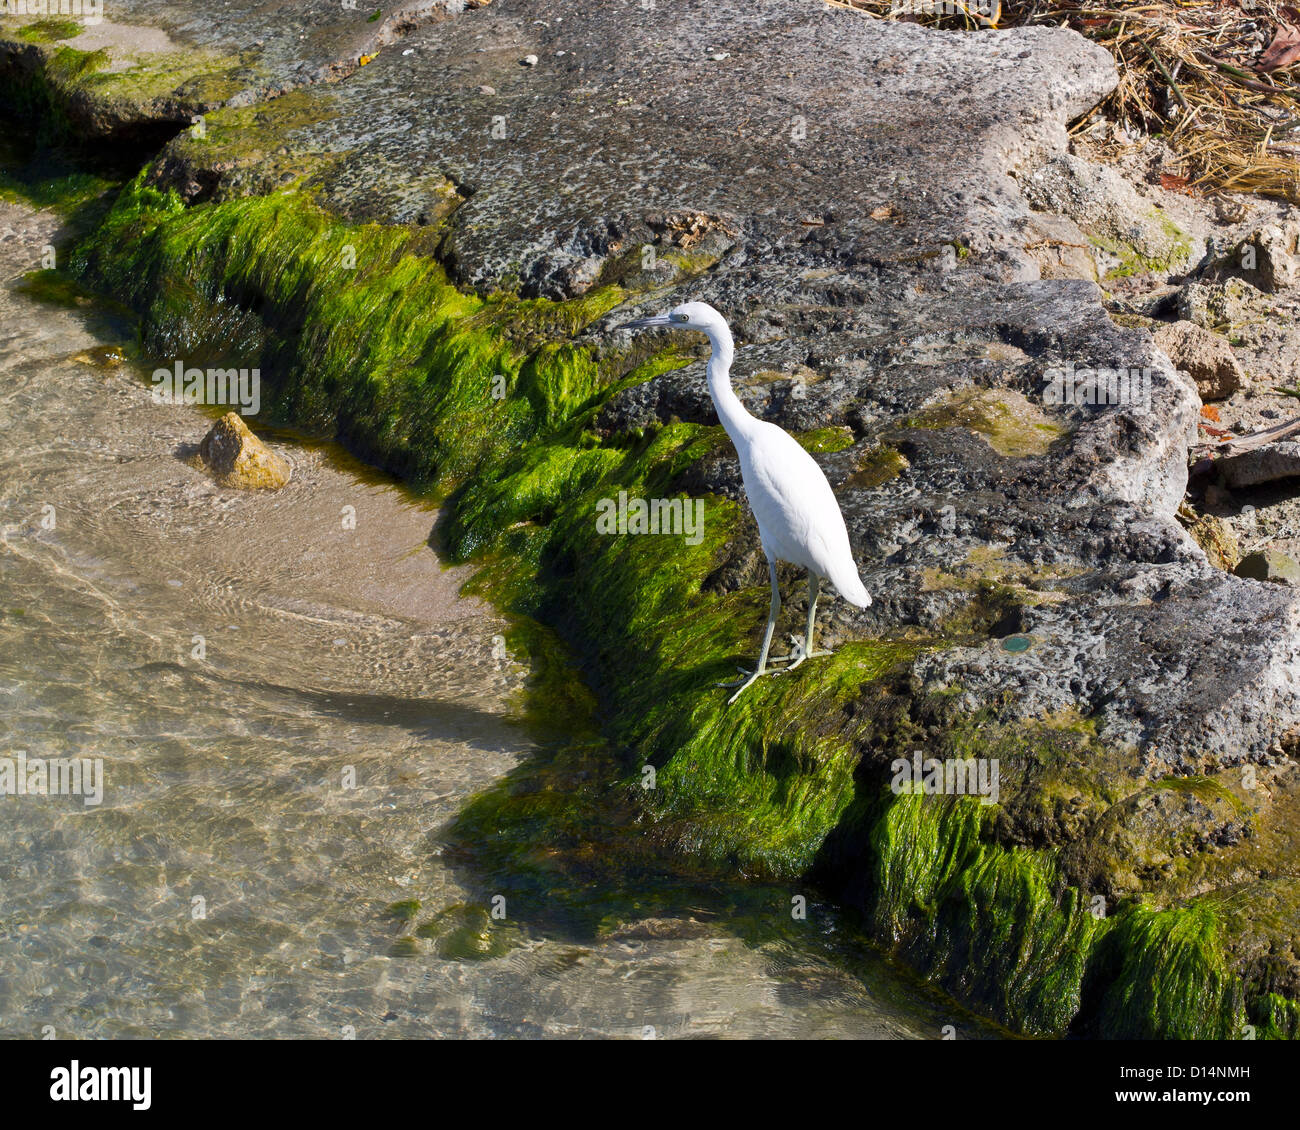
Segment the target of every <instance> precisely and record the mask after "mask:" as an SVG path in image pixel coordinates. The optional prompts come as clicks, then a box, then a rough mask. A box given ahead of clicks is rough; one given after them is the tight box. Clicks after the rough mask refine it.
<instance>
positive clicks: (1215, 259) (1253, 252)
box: [1198, 219, 1300, 292]
mask: <svg viewBox="0 0 1300 1130" xmlns="http://www.w3.org/2000/svg"><path fill="white" fill-rule="evenodd" d="M1207 258H1208V260H1209V261H1208V262H1207V263H1206V264H1205V265H1204V266H1203V267H1202V268H1201V269H1200V271H1199V272H1198V273H1199V274H1200V275H1201V276H1202V277H1203V278H1205V279H1207V280H1218V279H1222V278H1224V277H1235V278H1239V279H1243V280H1245V281H1246V282H1249V283H1252V284H1253V285H1255V286H1257V287H1258V288H1259V289H1260V290H1264V291H1269V292H1276V291H1279V290H1285V289H1286V288H1288V287H1292V286H1295V285H1296V284H1297V283H1300V219H1289V220H1285V221H1283V222H1281V223H1276V224H1267V225H1265V226H1264V227H1262V228H1259V229H1257V230H1256V231H1253V232H1251V234H1250V235H1248V236H1246V238H1245V239H1239V240H1235V241H1233V242H1231V243H1228V244H1227V245H1226V246H1224V245H1223V244H1222V243H1219V244H1218V245H1217V246H1214V247H1212V248H1211V249H1210V250H1209V253H1208V255H1207Z"/></svg>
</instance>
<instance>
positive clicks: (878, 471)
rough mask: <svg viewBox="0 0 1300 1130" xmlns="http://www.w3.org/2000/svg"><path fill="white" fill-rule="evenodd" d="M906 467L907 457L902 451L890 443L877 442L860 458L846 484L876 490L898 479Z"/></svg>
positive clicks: (861, 488)
mask: <svg viewBox="0 0 1300 1130" xmlns="http://www.w3.org/2000/svg"><path fill="white" fill-rule="evenodd" d="M906 469H907V459H906V458H904V456H903V453H902V452H901V451H899V450H898V449H897V448H896V447H890V446H889V445H888V444H877V445H876V446H875V447H872V448H871V449H870V450H868V451H867V452H866V453H865V454H864V455H863V456H862V457H861V458H860V459H859V460H858V464H857V468H856V470H855V471H854V472H853V474H852V475H850V476H849V479H848V482H847V483H846V485H847V486H851V487H857V488H859V489H860V490H875V489H876V488H877V487H881V486H884V485H885V483H887V482H889V481H890V480H891V479H896V478H897V477H898V476H899V475H901V474H902V473H903V472H904V471H905V470H906Z"/></svg>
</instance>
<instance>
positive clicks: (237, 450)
mask: <svg viewBox="0 0 1300 1130" xmlns="http://www.w3.org/2000/svg"><path fill="white" fill-rule="evenodd" d="M190 464H191V466H195V467H198V468H200V469H202V470H207V471H209V472H211V474H212V475H213V476H214V477H215V478H216V480H217V482H218V483H220V484H221V485H222V486H223V487H236V488H238V489H240V490H276V489H278V488H280V487H282V486H284V484H285V483H287V482H288V481H289V478H290V476H291V475H292V474H293V468H292V467H291V466H290V465H289V462H288V461H287V460H285V459H282V458H281V457H280V456H278V455H276V454H275V452H273V451H271V449H270V448H268V447H267V446H266V444H264V443H263V442H262V441H261V440H260V439H258V438H257V436H255V435H253V433H252V432H251V431H249V430H248V425H247V424H245V423H244V421H243V418H242V417H241V416H240V415H239V413H238V412H227V413H226V414H225V415H224V416H222V417H221V419H220V420H218V421H217V422H216V423H215V424H213V425H212V430H211V431H209V432H208V434H207V435H205V436H204V437H203V442H202V443H201V444H199V450H198V454H197V455H195V456H193V457H192V458H191V460H190Z"/></svg>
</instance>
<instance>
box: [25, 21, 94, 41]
mask: <svg viewBox="0 0 1300 1130" xmlns="http://www.w3.org/2000/svg"><path fill="white" fill-rule="evenodd" d="M84 30H85V29H84V28H83V27H82V26H81V24H79V23H78V22H77V21H76V20H60V19H44V20H33V21H32V22H31V23H25V24H22V25H21V26H20V27H18V28H17V29H16V31H15V32H14V34H15V35H16V36H17V37H18V38H19V39H21V40H22V41H23V42H24V43H58V42H59V41H60V40H63V39H75V38H76V37H77V36H78V35H80V34H81V33H82V32H83V31H84Z"/></svg>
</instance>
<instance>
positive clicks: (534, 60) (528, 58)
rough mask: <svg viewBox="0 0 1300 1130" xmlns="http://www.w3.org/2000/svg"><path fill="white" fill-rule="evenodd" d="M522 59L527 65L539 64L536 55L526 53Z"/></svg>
mask: <svg viewBox="0 0 1300 1130" xmlns="http://www.w3.org/2000/svg"><path fill="white" fill-rule="evenodd" d="M521 61H522V62H523V64H524V66H525V67H535V66H537V56H536V55H525V56H524V57H523V59H522V60H521Z"/></svg>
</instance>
